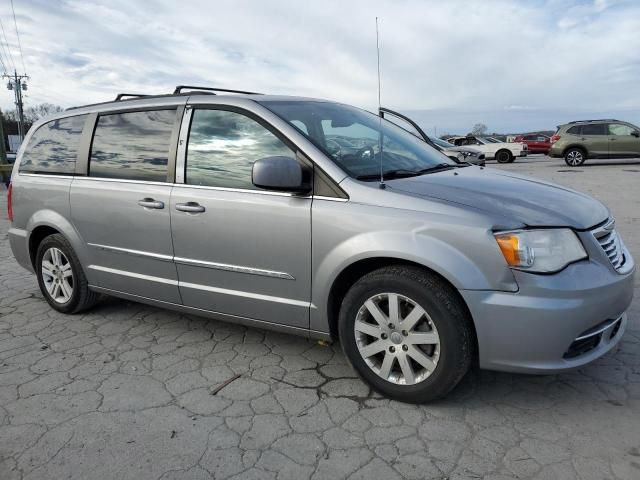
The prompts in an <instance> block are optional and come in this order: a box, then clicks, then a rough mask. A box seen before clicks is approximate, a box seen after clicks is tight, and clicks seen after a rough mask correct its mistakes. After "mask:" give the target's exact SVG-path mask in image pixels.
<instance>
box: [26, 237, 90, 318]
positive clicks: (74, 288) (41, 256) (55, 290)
mask: <svg viewBox="0 0 640 480" xmlns="http://www.w3.org/2000/svg"><path fill="white" fill-rule="evenodd" d="M46 262H48V263H46ZM43 271H44V272H45V273H43ZM47 272H49V273H47ZM68 272H71V273H70V274H69V273H68ZM36 273H37V276H38V285H39V286H40V291H41V292H42V295H43V296H44V298H45V300H46V301H47V303H49V305H51V307H52V308H54V309H55V310H57V311H58V312H62V313H78V312H81V311H83V310H86V309H88V308H90V307H92V306H93V305H94V304H95V303H96V302H97V301H98V299H99V297H100V296H99V294H97V293H95V292H92V291H91V290H89V284H88V282H87V277H86V276H85V274H84V271H83V270H82V266H81V265H80V261H79V260H78V257H77V255H76V254H75V252H74V251H73V247H71V244H70V243H69V241H68V240H67V239H66V238H65V237H64V236H63V235H60V234H59V233H57V234H54V235H49V236H48V237H45V238H44V239H43V240H42V242H40V245H38V250H37V252H36ZM56 280H57V281H56Z"/></svg>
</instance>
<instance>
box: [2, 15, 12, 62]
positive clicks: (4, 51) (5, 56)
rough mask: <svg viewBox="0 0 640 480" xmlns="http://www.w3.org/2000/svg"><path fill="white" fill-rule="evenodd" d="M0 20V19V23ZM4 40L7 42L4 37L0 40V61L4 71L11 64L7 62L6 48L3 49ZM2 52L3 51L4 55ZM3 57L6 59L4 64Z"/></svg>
mask: <svg viewBox="0 0 640 480" xmlns="http://www.w3.org/2000/svg"><path fill="white" fill-rule="evenodd" d="M1 22H2V20H0V23H1ZM3 30H4V29H3ZM6 42H7V39H6V38H5V39H4V41H0V47H1V50H2V52H1V53H0V61H1V62H2V68H4V71H5V72H7V71H8V70H9V69H8V68H7V66H9V67H10V66H11V64H10V63H9V55H7V50H6V49H5V46H4V45H5V43H6ZM2 53H4V55H3V54H2ZM5 59H6V64H5Z"/></svg>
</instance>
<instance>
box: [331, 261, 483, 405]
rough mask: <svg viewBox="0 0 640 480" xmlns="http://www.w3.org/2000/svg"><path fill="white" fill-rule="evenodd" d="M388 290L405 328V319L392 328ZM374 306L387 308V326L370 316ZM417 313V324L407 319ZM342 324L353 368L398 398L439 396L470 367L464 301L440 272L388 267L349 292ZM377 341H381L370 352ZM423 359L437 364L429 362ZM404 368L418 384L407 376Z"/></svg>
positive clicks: (344, 345)
mask: <svg viewBox="0 0 640 480" xmlns="http://www.w3.org/2000/svg"><path fill="white" fill-rule="evenodd" d="M387 292H388V294H389V295H390V296H391V297H395V298H397V299H398V300H397V304H398V305H399V308H398V311H399V312H400V313H399V320H400V322H405V325H404V327H405V329H403V328H402V327H403V325H402V323H400V322H398V323H399V324H398V325H395V324H394V325H393V328H391V325H390V324H392V323H393V322H394V321H395V320H394V318H395V315H393V314H391V315H390V314H389V305H390V304H395V302H394V301H392V299H391V297H390V296H389V295H385V294H386V293H387ZM411 302H412V303H411ZM371 305H374V307H373V310H372V307H371ZM415 305H418V306H419V307H421V308H422V309H423V310H424V312H422V313H423V314H422V315H421V316H419V315H415V313H414V315H413V316H412V315H411V312H413V311H414V310H413V308H416V306H415ZM375 306H377V307H378V310H377V311H378V312H379V313H380V312H381V313H382V316H380V315H379V314H378V318H380V319H381V322H382V324H383V326H382V327H380V325H379V323H377V322H376V321H375V319H374V316H373V315H372V314H371V313H370V312H372V311H375V310H376V309H375ZM392 310H393V309H392ZM415 312H418V310H416V311H415ZM418 317H419V319H418V321H417V322H416V323H415V325H413V326H411V323H406V321H409V322H411V321H412V320H415V319H416V318H418ZM387 321H389V322H390V323H389V324H387V325H386V326H384V322H387ZM338 322H339V323H338V331H339V335H340V342H341V343H342V349H343V351H344V353H345V355H346V356H347V359H348V360H349V362H350V363H351V365H352V366H353V367H354V369H355V370H356V371H357V372H358V374H359V375H360V376H361V377H362V378H363V379H364V380H365V381H366V382H367V383H368V384H369V385H370V386H371V387H372V388H373V389H374V390H376V391H378V392H380V393H381V394H383V395H385V396H387V397H389V398H392V399H394V400H399V401H402V402H409V403H424V402H428V401H431V400H435V399H438V398H441V397H443V396H445V395H446V394H447V393H449V392H450V391H451V389H453V388H454V387H455V386H456V385H457V384H458V382H459V381H460V380H461V379H462V377H463V376H464V375H465V373H466V372H467V370H468V369H469V365H470V364H471V359H472V356H473V352H474V345H475V343H474V336H473V330H472V326H471V325H472V323H471V318H470V317H469V314H468V312H467V309H466V307H465V305H464V303H463V301H462V299H461V298H460V297H459V296H458V293H457V292H456V291H455V289H454V288H453V287H452V286H451V285H449V284H448V283H446V282H445V281H443V280H442V279H441V278H440V277H438V276H436V275H435V274H432V273H428V272H426V271H424V270H422V269H420V268H417V267H407V266H391V267H385V268H381V269H379V270H375V271H373V272H371V273H369V274H367V275H365V276H363V277H362V278H360V279H359V280H358V281H357V282H356V283H355V284H354V285H353V286H352V287H351V289H350V290H349V291H348V292H347V294H346V295H345V297H344V300H343V302H342V306H341V308H340V316H339V320H338ZM356 330H358V331H356ZM407 330H408V331H407ZM365 331H366V333H365ZM376 342H383V343H382V344H376V345H375V346H374V347H369V349H368V350H366V349H365V347H368V346H369V345H372V344H373V343H376ZM418 344H419V345H418ZM376 350H377V351H378V353H375V354H371V352H373V351H376ZM416 350H417V351H416ZM404 352H407V353H404ZM425 357H426V358H427V360H430V361H431V362H432V363H429V362H426V363H424V362H425ZM365 358H366V360H365ZM415 358H419V359H420V360H421V362H420V363H418V361H416V360H415ZM434 364H435V366H434ZM407 365H408V366H409V368H408V370H409V372H410V373H413V375H414V377H413V382H412V381H411V380H412V378H411V375H406V374H405V371H407V370H406V368H407ZM425 365H429V367H425ZM385 366H386V367H385ZM385 372H388V373H386V376H385Z"/></svg>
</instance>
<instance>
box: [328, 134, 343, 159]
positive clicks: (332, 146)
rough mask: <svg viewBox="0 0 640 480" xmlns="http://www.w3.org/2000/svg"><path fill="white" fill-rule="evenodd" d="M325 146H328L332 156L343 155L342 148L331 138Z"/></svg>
mask: <svg viewBox="0 0 640 480" xmlns="http://www.w3.org/2000/svg"><path fill="white" fill-rule="evenodd" d="M325 144H326V146H327V151H328V152H329V153H330V154H331V155H336V156H338V157H339V156H340V155H341V154H342V147H341V146H340V144H339V143H338V142H336V141H335V140H331V139H330V138H327V139H326V142H325Z"/></svg>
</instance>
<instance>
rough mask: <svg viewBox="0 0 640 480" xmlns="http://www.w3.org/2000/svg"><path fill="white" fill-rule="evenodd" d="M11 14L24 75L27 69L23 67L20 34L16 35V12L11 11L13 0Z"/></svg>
mask: <svg viewBox="0 0 640 480" xmlns="http://www.w3.org/2000/svg"><path fill="white" fill-rule="evenodd" d="M11 13H13V25H14V26H15V27H16V38H17V39H18V50H19V52H20V60H21V61H22V69H23V72H22V73H24V74H26V73H27V67H25V66H24V55H23V54H22V43H20V34H19V33H18V22H17V21H16V11H15V10H14V9H13V0H11Z"/></svg>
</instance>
